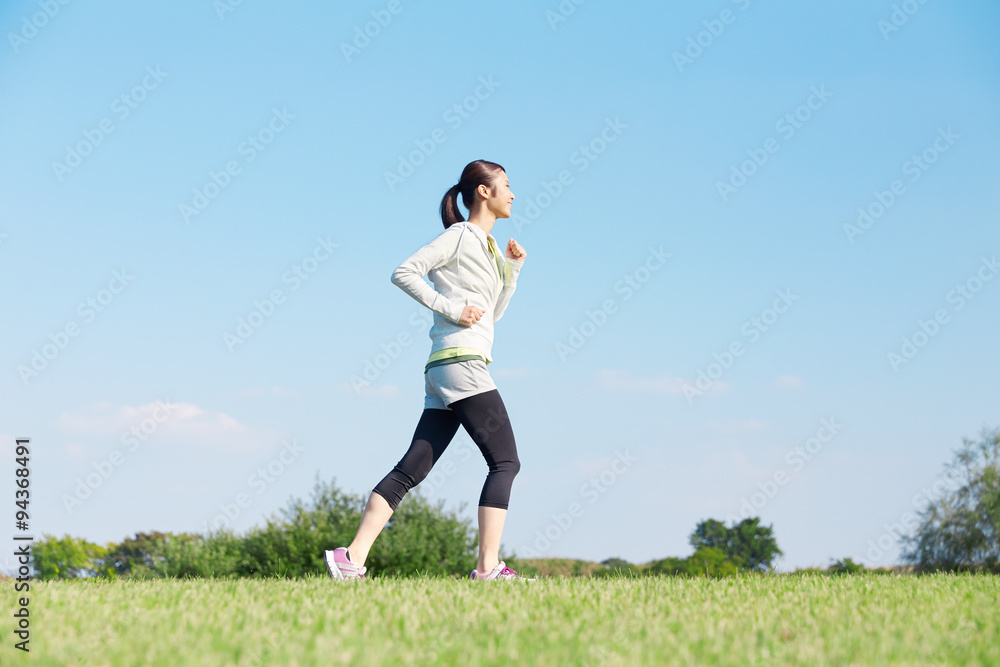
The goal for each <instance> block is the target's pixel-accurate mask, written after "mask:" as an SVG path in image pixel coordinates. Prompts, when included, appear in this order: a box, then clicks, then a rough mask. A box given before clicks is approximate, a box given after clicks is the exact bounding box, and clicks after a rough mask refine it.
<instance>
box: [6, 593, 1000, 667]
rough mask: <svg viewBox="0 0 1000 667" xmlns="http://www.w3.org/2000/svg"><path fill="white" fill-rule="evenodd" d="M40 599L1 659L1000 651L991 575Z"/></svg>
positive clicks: (994, 656)
mask: <svg viewBox="0 0 1000 667" xmlns="http://www.w3.org/2000/svg"><path fill="white" fill-rule="evenodd" d="M4 588H5V590H6V591H7V596H6V597H7V600H8V601H9V605H8V609H10V608H13V607H12V604H10V603H13V601H14V593H13V589H12V586H11V585H10V584H9V583H8V582H5V584H4ZM30 610H31V644H30V647H31V653H30V654H29V655H27V656H25V655H23V654H21V652H20V651H16V650H15V649H13V643H14V641H15V639H14V638H13V636H12V635H11V633H10V630H8V631H6V632H5V633H4V636H5V644H6V646H4V647H3V649H2V651H0V663H2V664H15V663H14V660H15V659H16V660H17V662H18V663H20V662H32V663H36V662H37V663H40V664H52V665H64V664H80V665H108V664H110V665H176V664H184V665H221V664H231V665H330V664H353V665H362V664H387V665H389V664H392V665H394V664H431V663H436V664H455V665H494V664H519V663H523V664H534V665H653V664H686V665H706V664H717V665H774V664H800V665H884V664H888V663H893V664H909V665H1000V576H997V575H931V576H923V577H917V576H905V575H903V576H901V575H885V574H883V575H877V574H861V575H854V576H843V577H832V576H823V575H814V574H803V575H776V576H771V577H768V576H760V575H748V576H745V577H743V578H735V579H721V580H706V579H701V580H697V579H683V578H671V577H649V578H640V579H604V580H601V579H587V578H540V579H538V580H536V581H534V582H473V581H468V580H464V579H446V578H411V579H391V578H378V577H376V578H373V579H371V580H369V581H366V582H337V581H333V580H331V579H329V578H325V577H323V578H320V577H310V578H305V579H299V580H247V579H243V580H189V581H178V580H153V581H133V582H127V581H117V582H107V581H105V582H95V581H71V582H52V583H34V584H33V585H32V598H31V606H30ZM7 627H8V628H10V627H11V619H10V616H9V615H8V620H7ZM15 654H17V655H15Z"/></svg>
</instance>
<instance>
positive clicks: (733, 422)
mask: <svg viewBox="0 0 1000 667" xmlns="http://www.w3.org/2000/svg"><path fill="white" fill-rule="evenodd" d="M708 426H709V428H711V429H712V430H714V431H722V432H725V433H732V432H738V433H743V432H746V431H760V430H763V429H766V428H768V427H769V426H770V424H769V423H767V422H765V421H761V420H759V419H729V420H726V421H711V422H708Z"/></svg>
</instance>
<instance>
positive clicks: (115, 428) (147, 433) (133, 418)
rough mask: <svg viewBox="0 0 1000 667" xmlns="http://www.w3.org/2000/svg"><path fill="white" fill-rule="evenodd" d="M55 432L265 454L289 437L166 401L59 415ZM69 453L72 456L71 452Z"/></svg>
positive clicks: (106, 403) (104, 405) (92, 407)
mask: <svg viewBox="0 0 1000 667" xmlns="http://www.w3.org/2000/svg"><path fill="white" fill-rule="evenodd" d="M57 427H58V428H59V429H61V430H63V431H66V432H69V433H74V434H78V435H84V436H97V437H102V438H114V440H115V441H116V442H117V441H121V440H122V438H123V437H140V438H141V439H147V438H148V439H155V440H157V441H161V442H169V443H172V444H178V443H179V444H183V445H188V446H193V447H199V448H210V449H215V450H228V451H259V450H264V449H267V448H270V447H273V446H274V443H275V442H278V441H280V440H282V439H283V438H285V437H287V435H285V434H282V433H279V432H277V431H274V430H273V429H268V428H265V427H252V426H248V425H246V424H243V423H242V422H240V421H239V420H238V419H235V418H234V417H232V416H230V415H228V414H226V413H225V412H217V411H214V410H206V409H202V408H199V407H198V406H197V405H193V404H191V403H172V402H170V401H169V399H168V400H166V401H159V400H156V401H151V402H149V403H146V404H145V405H139V406H131V405H121V406H119V407H117V408H116V407H114V405H113V404H112V403H111V402H109V401H100V402H98V403H92V404H90V405H88V406H86V407H84V408H83V410H82V411H80V412H76V413H71V412H63V413H62V414H61V415H60V417H59V421H58V423H57ZM130 434H131V435H130ZM76 446H77V447H80V445H79V444H76ZM69 447H73V445H70V446H69ZM74 451H76V450H74ZM80 451H82V449H81V450H80ZM67 453H70V454H71V455H72V454H73V452H70V451H69V449H68V450H67Z"/></svg>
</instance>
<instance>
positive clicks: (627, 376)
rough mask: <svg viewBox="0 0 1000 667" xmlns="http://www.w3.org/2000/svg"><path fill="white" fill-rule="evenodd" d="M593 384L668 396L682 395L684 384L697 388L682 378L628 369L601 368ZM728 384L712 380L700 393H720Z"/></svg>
mask: <svg viewBox="0 0 1000 667" xmlns="http://www.w3.org/2000/svg"><path fill="white" fill-rule="evenodd" d="M595 386H596V387H597V388H598V389H603V390H605V391H637V392H643V393H651V394H668V395H670V396H684V388H685V386H687V387H689V388H690V389H694V390H696V391H698V390H699V388H698V387H697V386H696V385H695V383H694V382H688V381H687V380H685V379H684V378H679V377H670V376H669V375H663V376H660V377H651V378H645V377H640V376H637V375H635V374H634V373H632V372H630V371H621V370H614V369H611V368H602V369H601V370H599V371H597V379H596V383H595ZM729 388H730V385H729V384H728V383H726V382H718V381H716V382H713V383H712V384H710V385H709V386H708V388H707V389H706V390H704V391H703V392H702V393H703V394H705V395H709V394H720V393H723V392H725V391H728V390H729Z"/></svg>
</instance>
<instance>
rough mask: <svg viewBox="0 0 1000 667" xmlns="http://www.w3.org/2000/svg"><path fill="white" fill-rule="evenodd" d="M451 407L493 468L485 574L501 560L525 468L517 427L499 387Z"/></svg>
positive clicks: (485, 513) (486, 505) (482, 559)
mask: <svg viewBox="0 0 1000 667" xmlns="http://www.w3.org/2000/svg"><path fill="white" fill-rule="evenodd" d="M448 407H450V408H451V409H452V410H453V411H454V412H455V414H456V415H458V418H459V419H460V420H461V422H462V426H463V427H464V428H465V430H466V431H467V432H468V434H469V435H470V436H471V437H472V439H473V441H474V442H475V443H476V446H478V447H479V451H480V452H482V454H483V458H485V459H486V464H487V465H488V466H489V470H490V471H489V474H487V475H486V482H485V483H484V484H483V491H482V493H481V494H480V496H479V562H478V563H477V565H476V569H477V570H479V572H480V573H481V574H486V573H488V572H489V571H490V570H492V569H493V568H494V567H496V566H497V564H498V563H499V562H500V536H501V535H502V534H503V526H504V522H505V521H506V519H507V504H508V502H509V500H510V488H511V485H512V484H513V483H514V476H515V475H517V473H518V471H519V470H520V469H521V462H520V460H519V459H518V457H517V445H516V443H515V442H514V430H513V429H512V428H511V425H510V418H509V417H508V416H507V409H506V408H505V407H504V404H503V399H501V398H500V392H499V391H498V390H496V389H492V390H490V391H486V392H483V393H480V394H475V395H473V396H469V397H468V398H463V399H461V400H458V401H455V402H454V403H452V404H451V405H449V406H448Z"/></svg>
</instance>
